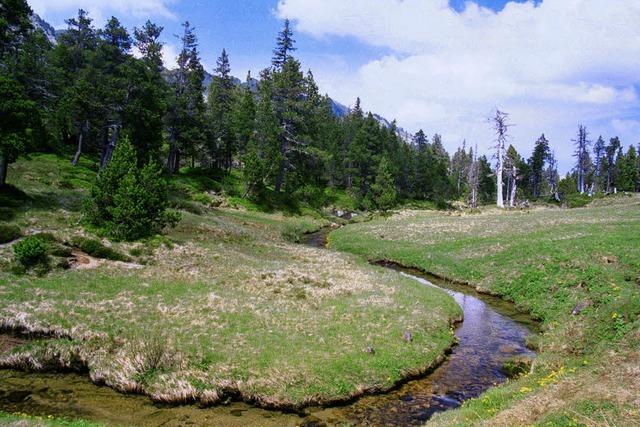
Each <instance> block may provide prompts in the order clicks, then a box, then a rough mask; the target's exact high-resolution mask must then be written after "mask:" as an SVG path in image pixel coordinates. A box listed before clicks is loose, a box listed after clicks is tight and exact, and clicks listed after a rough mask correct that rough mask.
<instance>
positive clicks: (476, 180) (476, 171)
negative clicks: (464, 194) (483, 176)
mask: <svg viewBox="0 0 640 427" xmlns="http://www.w3.org/2000/svg"><path fill="white" fill-rule="evenodd" d="M468 180H469V187H470V189H471V194H470V195H469V205H470V206H471V207H472V208H474V209H475V208H477V207H478V189H479V187H480V165H479V164H478V144H476V149H475V151H474V152H473V155H472V156H471V166H470V167H469V176H468Z"/></svg>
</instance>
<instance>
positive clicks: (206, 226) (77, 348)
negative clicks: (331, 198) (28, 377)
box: [0, 155, 460, 407]
mask: <svg viewBox="0 0 640 427" xmlns="http://www.w3.org/2000/svg"><path fill="white" fill-rule="evenodd" d="M67 162H68V159H60V158H56V157H52V156H48V155H38V156H33V157H32V158H31V159H30V160H26V161H25V160H22V161H19V162H17V163H15V164H14V165H12V168H11V170H10V174H9V182H10V183H11V184H12V185H14V186H15V187H16V188H18V189H20V190H23V191H24V193H25V195H26V197H25V201H23V202H21V203H17V204H16V206H14V207H12V214H13V219H12V223H15V224H16V225H19V226H21V227H22V228H23V229H24V230H26V233H27V234H32V233H33V232H35V231H36V230H37V231H38V232H45V233H49V234H50V235H51V236H53V238H54V239H55V240H57V241H59V242H72V241H74V237H75V239H76V241H77V239H78V236H80V235H82V236H83V237H86V234H87V233H86V231H82V229H81V227H80V226H79V224H80V219H81V218H80V212H79V211H78V209H76V207H77V206H79V205H80V204H81V202H82V199H83V197H85V196H86V188H84V187H82V186H77V187H74V188H72V189H70V188H66V187H64V188H58V186H57V185H56V184H55V180H54V178H53V177H52V176H50V177H47V178H46V179H45V180H43V179H41V177H40V176H39V175H40V174H43V173H45V169H46V170H53V171H63V172H64V173H66V174H70V175H71V177H70V178H69V179H74V180H78V181H83V180H85V179H87V180H88V179H89V175H90V174H93V173H94V172H93V169H92V168H93V165H92V164H91V163H90V162H87V163H84V164H82V165H81V166H80V167H79V168H78V169H71V170H70V171H69V170H68V167H67V165H66V163H67ZM43 164H44V165H43ZM75 171H77V173H78V176H79V177H78V178H75V177H74V173H75ZM230 179H234V178H230ZM178 184H180V185H182V190H185V191H177V190H176V191H175V193H174V197H175V198H176V200H179V201H181V203H186V202H189V203H193V204H194V206H197V207H198V209H197V210H194V211H195V213H194V212H191V211H185V212H184V213H183V220H182V221H181V222H180V224H179V225H178V226H177V227H176V228H175V229H173V230H170V231H169V232H168V234H167V235H165V236H157V237H155V238H152V239H148V240H145V241H143V242H138V243H112V248H113V250H114V251H117V252H118V253H121V254H125V253H126V254H131V255H132V257H133V259H132V260H131V261H132V262H131V263H128V264H123V263H118V262H112V261H108V260H103V261H100V262H99V263H96V264H95V265H94V266H93V267H94V268H89V269H84V270H74V269H72V270H61V269H54V270H53V271H52V272H50V273H49V274H47V275H46V276H44V277H34V276H32V275H14V274H12V273H10V272H9V271H4V272H0V294H1V295H2V298H0V322H1V323H2V324H3V325H4V326H5V327H14V328H18V329H25V330H29V331H35V332H38V331H41V332H45V331H46V332H48V333H50V334H55V335H57V336H61V337H64V338H59V339H43V340H39V341H34V342H31V343H29V344H27V345H25V346H22V347H19V348H16V349H14V352H13V354H11V355H9V356H6V355H5V356H3V357H0V365H3V366H11V367H18V368H26V369H36V370H50V369H56V368H59V367H61V366H64V367H68V368H81V367H84V366H87V367H88V368H89V370H90V372H91V376H92V378H93V379H94V380H96V381H102V382H105V383H106V384H107V385H109V386H111V387H113V388H115V389H116V390H120V391H127V392H129V391H132V392H138V393H144V394H147V395H149V396H151V397H152V398H153V399H154V400H156V401H159V402H183V401H192V400H197V399H199V400H201V401H204V402H207V403H216V402H218V401H221V400H224V399H225V398H226V397H227V396H229V395H230V394H234V393H240V394H241V395H242V396H243V397H244V398H246V399H250V400H254V401H256V402H258V403H260V404H262V405H265V406H286V407H299V406H303V405H306V404H310V403H314V402H321V401H327V400H333V399H344V398H348V397H349V396H353V395H358V394H360V393H362V392H363V391H365V390H370V389H371V390H373V389H384V388H389V387H391V386H392V385H394V384H395V383H396V382H398V381H399V380H401V379H403V378H404V377H406V376H408V375H410V374H413V373H415V372H418V371H421V370H423V369H424V368H427V367H428V366H429V365H431V364H433V363H435V362H436V361H437V360H439V359H440V358H441V356H442V354H443V353H444V351H445V350H446V349H447V348H449V347H450V345H451V344H452V342H453V338H454V337H453V332H452V330H451V328H450V322H451V320H452V319H453V318H457V317H458V316H459V315H460V309H459V307H458V306H457V305H456V304H455V302H454V301H453V299H451V298H450V297H449V296H448V295H447V294H445V293H444V292H441V291H439V290H436V289H431V288H429V287H424V286H421V285H420V284H418V283H416V282H415V281H412V280H410V279H405V278H402V277H401V276H399V275H397V274H396V273H394V272H391V271H386V270H384V269H381V268H377V267H372V266H369V265H368V264H367V263H366V262H364V261H363V260H361V259H359V258H358V257H355V256H350V255H344V254H338V253H335V252H332V251H325V250H320V249H314V248H309V247H304V246H300V245H295V244H291V243H289V242H288V241H287V239H290V240H296V239H297V238H298V236H299V235H300V234H301V233H303V232H308V231H313V230H317V229H318V228H319V227H321V226H323V225H325V224H327V222H326V220H324V219H322V218H321V216H320V215H319V214H317V213H314V215H313V216H312V215H304V216H303V215H296V214H294V213H291V212H288V213H268V212H261V211H259V210H251V209H232V208H229V207H222V206H226V205H228V199H227V198H226V196H224V195H221V197H223V198H224V200H223V202H224V203H223V204H222V206H218V207H217V206H215V205H214V204H211V203H208V197H214V194H213V193H212V192H211V190H210V188H211V187H212V185H213V184H212V183H211V182H209V178H208V177H207V176H205V175H203V174H202V172H201V171H197V172H194V171H185V174H184V175H182V174H181V175H180V176H179V177H178ZM229 185H232V184H229ZM40 199H42V200H44V199H46V201H47V203H46V205H45V204H44V203H42V204H41V203H40V202H39V200H40ZM69 201H73V203H70V202H69ZM300 211H302V212H308V211H307V210H304V209H301V210H300ZM283 236H284V237H283ZM291 236H292V237H293V238H291ZM89 238H95V237H92V236H89ZM11 259H12V252H11V248H10V247H0V260H4V261H5V262H10V261H11ZM405 330H411V331H412V332H413V336H414V341H413V342H412V343H406V342H405V341H404V340H403V339H402V334H403V332H404V331H405ZM367 346H374V348H375V349H376V351H375V354H374V355H372V354H368V353H367V352H365V349H366V348H367Z"/></svg>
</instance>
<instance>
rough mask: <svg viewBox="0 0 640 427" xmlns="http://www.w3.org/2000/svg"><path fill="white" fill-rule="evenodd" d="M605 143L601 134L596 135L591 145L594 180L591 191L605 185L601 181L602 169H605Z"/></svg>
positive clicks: (598, 189)
mask: <svg viewBox="0 0 640 427" xmlns="http://www.w3.org/2000/svg"><path fill="white" fill-rule="evenodd" d="M604 156H605V143H604V139H603V138H602V135H600V136H599V137H598V140H597V141H596V142H595V144H594V145H593V157H594V180H593V184H594V185H593V191H594V192H596V191H600V190H601V189H602V188H604V187H605V186H606V183H604V182H603V177H604V175H605V174H604V173H603V169H605V162H606V159H605V157H604Z"/></svg>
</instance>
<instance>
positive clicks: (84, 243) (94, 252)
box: [71, 236, 129, 261]
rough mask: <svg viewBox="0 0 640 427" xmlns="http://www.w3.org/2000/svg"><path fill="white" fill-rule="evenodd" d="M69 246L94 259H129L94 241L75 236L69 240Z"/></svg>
mask: <svg viewBox="0 0 640 427" xmlns="http://www.w3.org/2000/svg"><path fill="white" fill-rule="evenodd" d="M71 244H72V245H73V246H75V247H77V248H78V249H80V250H81V251H82V252H85V253H86V254H88V255H91V256H92V257H94V258H100V259H110V260H112V261H129V257H127V256H126V255H124V254H122V253H120V252H118V251H116V250H115V249H112V248H109V247H107V246H105V245H103V244H102V243H101V242H100V241H99V240H96V239H89V238H87V237H79V236H76V237H74V238H73V239H71Z"/></svg>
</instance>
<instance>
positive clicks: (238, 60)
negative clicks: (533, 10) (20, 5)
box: [30, 0, 507, 78]
mask: <svg viewBox="0 0 640 427" xmlns="http://www.w3.org/2000/svg"><path fill="white" fill-rule="evenodd" d="M131 1H135V0H131ZM465 1H466V0H451V1H450V2H449V4H450V6H451V7H452V8H453V9H455V10H457V11H460V10H462V9H463V8H464V3H465ZM55 3H60V5H56V4H55ZM102 3H103V2H101V1H100V0H98V1H91V2H86V3H85V2H83V1H75V2H74V1H64V0H62V1H57V0H40V1H34V0H31V1H30V4H32V7H33V8H34V9H35V10H36V12H39V13H41V14H42V17H43V18H44V19H46V20H47V21H48V22H49V23H50V24H52V25H53V26H54V27H56V28H66V24H65V22H64V21H65V19H67V18H69V17H71V16H74V15H75V14H76V12H77V10H78V8H80V7H83V8H85V9H87V10H89V11H91V15H92V16H93V18H94V20H95V22H94V23H95V25H96V26H98V27H99V26H102V25H103V24H104V20H105V19H106V18H108V17H110V16H111V15H115V16H116V17H117V18H118V19H120V21H122V22H123V23H124V25H126V26H127V27H128V28H130V29H131V28H133V27H135V26H139V25H142V24H143V23H144V22H145V21H146V19H151V20H152V21H154V22H156V23H158V24H160V25H162V26H163V27H164V28H165V31H164V41H165V43H167V44H170V45H172V46H175V49H177V48H178V46H179V43H178V40H177V39H176V38H175V37H174V35H179V34H180V33H181V31H182V28H181V26H180V25H181V23H182V22H184V21H187V20H188V21H189V22H190V23H191V24H192V25H193V26H194V27H196V32H197V35H198V37H199V41H200V45H201V52H202V57H203V61H204V63H205V64H206V65H207V66H208V68H211V67H213V66H214V64H215V60H216V58H217V56H218V55H219V53H220V51H221V50H222V48H226V49H227V52H228V53H229V54H230V55H231V59H232V61H233V63H232V66H233V72H234V74H235V75H237V76H238V77H241V78H244V76H245V75H246V72H247V71H248V70H249V69H252V72H253V73H254V74H257V73H258V72H259V69H260V68H264V67H265V66H267V65H268V62H269V60H270V57H271V51H272V49H273V45H274V41H275V37H276V35H277V33H278V31H280V29H281V27H282V18H280V17H279V16H278V15H277V6H278V1H277V0H238V1H235V0H232V1H230V0H208V1H203V0H197V1H188V0H175V1H167V2H157V3H160V4H162V3H164V4H166V8H167V10H168V11H169V12H170V13H171V15H172V16H166V15H165V14H163V13H157V14H154V12H153V8H152V7H151V6H153V5H154V4H155V3H156V2H150V7H149V10H145V11H144V13H140V14H132V13H130V12H129V11H127V10H126V9H124V10H118V9H121V8H119V7H110V5H109V4H110V3H111V2H107V1H105V2H104V5H103V4H102ZM116 3H117V2H116ZM478 3H479V4H481V5H483V6H486V7H489V8H492V9H494V10H500V9H502V8H503V7H504V5H505V4H506V3H507V1H506V0H481V1H479V2H478ZM296 39H297V42H298V53H297V55H298V56H299V57H300V58H301V59H302V60H303V62H304V60H305V59H306V60H308V61H309V62H316V61H320V60H323V59H325V58H334V59H335V58H344V61H345V63H344V64H342V65H343V66H348V67H349V68H353V69H357V68H358V67H359V66H361V65H363V64H365V63H367V62H368V61H370V60H371V59H372V58H377V57H379V56H381V55H384V54H386V53H388V49H385V48H380V47H373V46H370V45H368V44H366V43H362V42H358V41H357V40H356V39H355V38H353V37H341V38H339V39H337V38H335V37H329V38H323V39H320V40H319V39H317V38H315V37H311V36H308V35H306V34H304V33H302V34H300V33H298V34H296ZM209 71H210V70H209Z"/></svg>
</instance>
